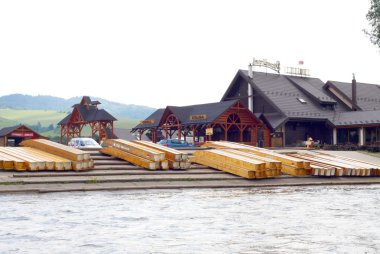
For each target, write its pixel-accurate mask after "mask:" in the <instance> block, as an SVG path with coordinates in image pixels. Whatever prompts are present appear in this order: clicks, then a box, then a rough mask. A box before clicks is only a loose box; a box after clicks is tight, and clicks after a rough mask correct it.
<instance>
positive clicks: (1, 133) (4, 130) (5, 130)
mask: <svg viewBox="0 0 380 254" xmlns="http://www.w3.org/2000/svg"><path fill="white" fill-rule="evenodd" d="M21 126H22V125H21V124H19V125H15V126H10V127H5V128H2V129H1V130H0V136H1V137H2V136H6V135H8V134H9V133H11V132H13V131H15V130H17V129H18V128H19V127H21Z"/></svg>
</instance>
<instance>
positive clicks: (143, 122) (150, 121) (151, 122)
mask: <svg viewBox="0 0 380 254" xmlns="http://www.w3.org/2000/svg"><path fill="white" fill-rule="evenodd" d="M140 124H154V120H143V121H141V122H140Z"/></svg>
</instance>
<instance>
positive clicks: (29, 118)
mask: <svg viewBox="0 0 380 254" xmlns="http://www.w3.org/2000/svg"><path fill="white" fill-rule="evenodd" d="M66 115H67V113H64V112H58V111H54V110H31V109H1V108H0V129H1V128H4V127H9V126H14V125H17V124H25V125H28V126H30V127H32V128H33V129H34V130H35V131H37V132H40V133H41V134H42V135H44V136H47V137H54V136H59V135H60V133H59V127H57V123H58V122H59V121H60V120H62V119H63V118H64V117H65V116H66ZM117 118H118V121H115V122H114V125H115V126H114V127H115V128H122V129H130V128H132V127H134V126H136V125H137V124H138V123H139V120H136V119H129V118H127V117H117ZM49 126H50V129H49V128H48V127H49ZM53 128H54V129H53Z"/></svg>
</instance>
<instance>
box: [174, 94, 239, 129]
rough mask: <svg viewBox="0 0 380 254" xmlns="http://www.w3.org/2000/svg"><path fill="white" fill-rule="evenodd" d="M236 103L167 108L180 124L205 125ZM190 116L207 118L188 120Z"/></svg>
mask: <svg viewBox="0 0 380 254" xmlns="http://www.w3.org/2000/svg"><path fill="white" fill-rule="evenodd" d="M237 102H238V100H231V101H222V102H215V103H206V104H198V105H191V106H185V107H174V106H168V107H167V108H168V109H169V110H170V111H171V112H172V113H173V114H175V115H176V116H177V117H178V119H179V120H180V121H181V123H182V124H185V125H187V124H206V123H212V122H214V121H215V120H216V119H217V118H218V117H219V116H220V115H222V114H223V113H224V112H225V111H226V110H228V109H229V108H230V107H232V106H233V105H234V104H235V103H237ZM192 115H206V116H207V118H206V119H203V118H198V119H190V116H192Z"/></svg>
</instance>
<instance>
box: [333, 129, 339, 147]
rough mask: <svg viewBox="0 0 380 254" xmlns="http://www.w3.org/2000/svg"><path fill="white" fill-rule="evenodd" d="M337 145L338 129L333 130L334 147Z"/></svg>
mask: <svg viewBox="0 0 380 254" xmlns="http://www.w3.org/2000/svg"><path fill="white" fill-rule="evenodd" d="M337 143H338V134H337V129H336V128H333V145H336V144H337Z"/></svg>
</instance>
